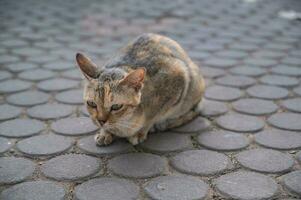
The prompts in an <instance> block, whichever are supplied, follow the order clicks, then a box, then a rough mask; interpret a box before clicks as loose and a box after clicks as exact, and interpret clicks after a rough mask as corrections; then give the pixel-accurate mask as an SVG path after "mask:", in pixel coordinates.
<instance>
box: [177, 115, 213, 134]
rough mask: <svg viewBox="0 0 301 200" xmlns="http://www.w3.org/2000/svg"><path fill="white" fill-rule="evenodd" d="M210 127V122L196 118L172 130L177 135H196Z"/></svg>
mask: <svg viewBox="0 0 301 200" xmlns="http://www.w3.org/2000/svg"><path fill="white" fill-rule="evenodd" d="M209 127H210V122H209V121H208V120H207V119H205V118H203V117H197V118H195V119H193V120H192V121H190V122H188V123H187V124H185V125H183V126H180V127H178V128H174V129H172V130H173V131H175V132H179V133H196V132H200V131H204V130H206V129H208V128H209Z"/></svg>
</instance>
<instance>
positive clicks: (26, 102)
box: [6, 91, 50, 106]
mask: <svg viewBox="0 0 301 200" xmlns="http://www.w3.org/2000/svg"><path fill="white" fill-rule="evenodd" d="M49 98H50V95H49V94H46V93H44V92H39V91H26V92H20V93H17V94H13V95H10V96H9V97H7V99H6V100H7V102H8V103H10V104H13V105H17V106H34V105H38V104H42V103H46V102H47V101H48V100H49Z"/></svg>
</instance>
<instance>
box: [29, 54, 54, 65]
mask: <svg viewBox="0 0 301 200" xmlns="http://www.w3.org/2000/svg"><path fill="white" fill-rule="evenodd" d="M59 59H60V57H59V56H58V55H54V54H50V53H48V54H47V55H42V56H39V57H36V56H29V57H27V61H30V62H34V63H37V64H39V65H42V64H44V63H49V62H54V61H56V60H59Z"/></svg>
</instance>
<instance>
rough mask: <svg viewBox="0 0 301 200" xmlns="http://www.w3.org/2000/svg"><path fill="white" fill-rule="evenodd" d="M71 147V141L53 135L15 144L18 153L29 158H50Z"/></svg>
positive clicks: (35, 137)
mask: <svg viewBox="0 0 301 200" xmlns="http://www.w3.org/2000/svg"><path fill="white" fill-rule="evenodd" d="M71 146H72V139H70V138H67V137H63V136H59V135H55V134H47V135H39V136H34V137H30V138H27V139H24V140H21V141H19V142H18V143H17V148H18V150H19V151H21V152H23V153H25V154H27V155H29V156H50V155H55V154H59V153H62V152H64V151H66V150H67V149H69V148H70V147H71Z"/></svg>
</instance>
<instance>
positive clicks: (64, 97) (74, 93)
mask: <svg viewBox="0 0 301 200" xmlns="http://www.w3.org/2000/svg"><path fill="white" fill-rule="evenodd" d="M55 99H56V100H57V101H59V102H62V103H67V104H83V103H84V100H83V90H68V91H65V92H61V93H58V94H57V95H55Z"/></svg>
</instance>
